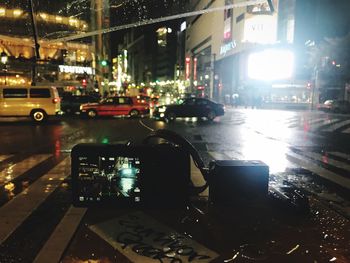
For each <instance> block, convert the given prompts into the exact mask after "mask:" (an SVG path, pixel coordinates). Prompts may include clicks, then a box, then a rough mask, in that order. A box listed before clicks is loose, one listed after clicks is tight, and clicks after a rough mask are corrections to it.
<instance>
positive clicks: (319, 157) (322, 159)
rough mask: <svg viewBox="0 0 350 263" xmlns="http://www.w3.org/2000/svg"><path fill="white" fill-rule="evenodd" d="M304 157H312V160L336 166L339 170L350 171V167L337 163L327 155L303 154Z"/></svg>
mask: <svg viewBox="0 0 350 263" xmlns="http://www.w3.org/2000/svg"><path fill="white" fill-rule="evenodd" d="M303 155H306V156H308V157H311V158H313V159H315V160H318V161H320V162H323V163H326V164H330V165H333V166H336V167H338V168H342V169H345V170H349V171H350V165H348V164H346V163H343V162H340V161H337V160H334V159H332V158H331V157H329V156H325V155H322V154H319V153H315V152H303Z"/></svg>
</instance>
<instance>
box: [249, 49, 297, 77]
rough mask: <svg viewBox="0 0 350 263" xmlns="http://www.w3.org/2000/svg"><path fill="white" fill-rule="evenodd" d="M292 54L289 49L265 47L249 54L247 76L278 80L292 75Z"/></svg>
mask: <svg viewBox="0 0 350 263" xmlns="http://www.w3.org/2000/svg"><path fill="white" fill-rule="evenodd" d="M293 69H294V54H293V52H292V51H290V50H282V49H267V50H264V51H261V52H256V53H252V54H250V56H249V58H248V77H249V78H251V79H256V80H279V79H288V78H290V77H292V75H293Z"/></svg>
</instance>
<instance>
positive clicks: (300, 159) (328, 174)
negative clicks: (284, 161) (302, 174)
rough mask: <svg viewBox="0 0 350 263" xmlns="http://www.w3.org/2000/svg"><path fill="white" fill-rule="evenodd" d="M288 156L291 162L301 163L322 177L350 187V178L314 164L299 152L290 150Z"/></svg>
mask: <svg viewBox="0 0 350 263" xmlns="http://www.w3.org/2000/svg"><path fill="white" fill-rule="evenodd" d="M286 156H287V158H288V159H289V160H290V161H291V162H293V163H295V164H297V165H300V166H302V167H303V168H305V169H307V170H309V171H311V172H313V173H316V174H318V175H319V176H321V177H323V178H325V179H327V180H329V181H331V182H333V183H336V184H338V185H340V186H342V187H345V188H347V189H350V179H346V178H345V177H343V176H340V175H338V174H336V173H334V172H332V171H329V170H327V169H325V168H323V167H320V166H318V165H316V164H313V163H312V162H310V161H307V160H305V157H304V156H302V155H299V154H296V153H293V152H289V153H287V154H286Z"/></svg>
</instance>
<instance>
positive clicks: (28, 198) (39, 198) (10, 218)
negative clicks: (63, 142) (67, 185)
mask: <svg viewBox="0 0 350 263" xmlns="http://www.w3.org/2000/svg"><path fill="white" fill-rule="evenodd" d="M69 164H70V158H69V157H67V158H66V159H64V160H63V161H62V162H61V163H60V164H58V165H57V166H55V167H54V168H53V169H52V170H50V171H49V172H48V173H47V174H45V175H44V176H42V177H40V178H39V179H38V180H37V181H35V182H34V183H33V184H32V185H30V186H29V187H28V188H27V189H26V190H24V191H22V192H21V193H20V194H18V195H17V196H16V197H14V198H13V199H12V200H11V201H9V202H7V203H6V204H5V205H3V206H2V207H0V215H1V217H0V244H1V243H2V242H4V241H5V240H6V239H7V238H8V237H9V236H10V235H11V234H12V233H13V232H14V231H15V230H16V228H17V227H18V226H20V225H21V224H22V223H23V222H24V220H25V219H26V218H27V217H28V216H29V215H30V214H31V213H32V212H33V211H34V210H35V209H36V208H37V207H38V206H39V205H40V204H41V203H42V202H43V201H45V199H46V198H47V197H48V196H49V195H50V194H51V193H52V192H53V191H54V190H55V189H56V188H57V187H58V186H59V185H60V184H61V182H62V181H63V180H64V179H65V178H66V177H67V176H68V175H69V171H68V170H69Z"/></svg>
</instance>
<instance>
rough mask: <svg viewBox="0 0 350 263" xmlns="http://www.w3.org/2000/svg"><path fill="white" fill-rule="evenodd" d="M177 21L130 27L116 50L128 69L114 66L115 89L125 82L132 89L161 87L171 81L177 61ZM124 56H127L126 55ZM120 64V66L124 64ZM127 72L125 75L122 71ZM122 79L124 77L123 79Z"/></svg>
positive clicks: (178, 24)
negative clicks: (137, 87) (131, 86)
mask: <svg viewBox="0 0 350 263" xmlns="http://www.w3.org/2000/svg"><path fill="white" fill-rule="evenodd" d="M179 28H180V22H179V21H171V22H169V23H166V24H165V23H164V24H161V23H160V24H155V25H149V26H144V27H136V28H132V29H130V30H128V31H126V32H124V34H123V40H122V43H121V44H119V47H118V53H119V55H118V58H119V59H117V58H115V62H117V61H124V62H123V63H124V64H125V61H126V63H127V66H123V67H118V66H117V65H114V68H113V76H114V80H118V81H119V83H116V85H118V87H120V86H123V83H120V81H122V82H124V81H125V80H127V81H128V82H129V83H130V84H132V85H134V86H139V87H142V86H150V85H151V84H152V86H153V87H157V88H160V83H161V84H163V83H168V84H169V85H170V81H172V83H173V81H174V77H175V73H176V66H175V65H176V60H177V31H178V29H179ZM125 54H127V56H126V55H125ZM123 63H122V64H123ZM125 69H127V72H125ZM122 76H124V77H122Z"/></svg>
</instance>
